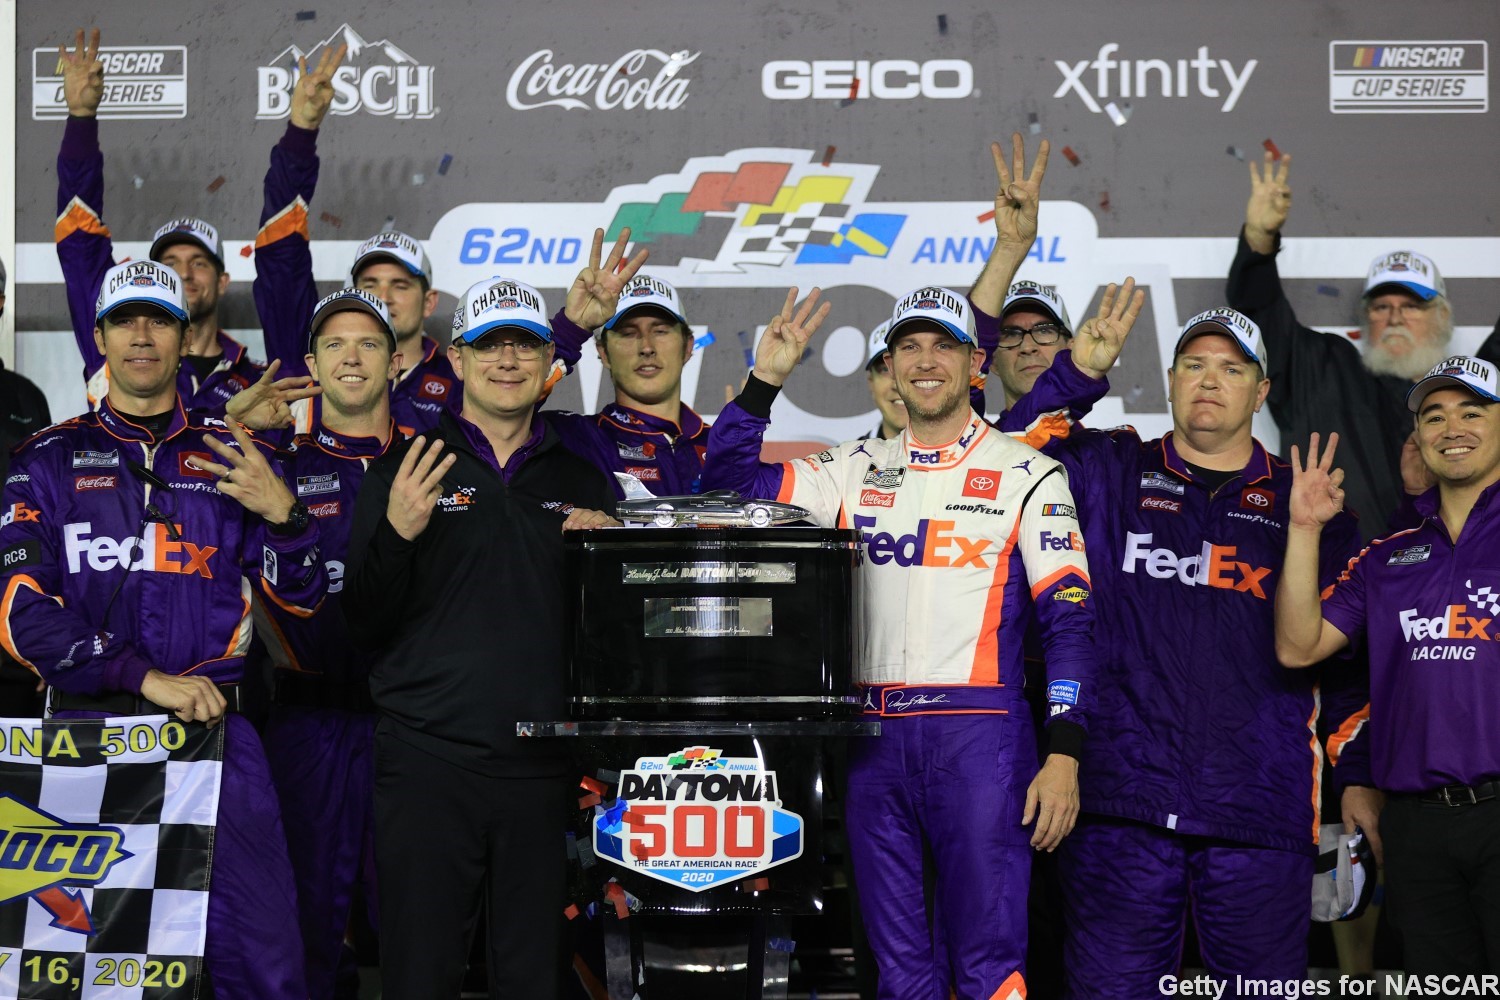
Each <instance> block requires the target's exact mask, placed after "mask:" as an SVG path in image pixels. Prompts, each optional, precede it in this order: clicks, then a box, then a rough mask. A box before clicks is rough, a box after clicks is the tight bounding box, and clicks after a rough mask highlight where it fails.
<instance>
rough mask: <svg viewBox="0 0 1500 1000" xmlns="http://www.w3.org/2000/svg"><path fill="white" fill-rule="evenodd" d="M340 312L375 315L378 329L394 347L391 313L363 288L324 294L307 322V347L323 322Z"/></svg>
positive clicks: (394, 334) (344, 289) (392, 347)
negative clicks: (310, 320)
mask: <svg viewBox="0 0 1500 1000" xmlns="http://www.w3.org/2000/svg"><path fill="white" fill-rule="evenodd" d="M341 312H363V313H369V314H370V315H371V316H374V317H375V320H376V322H378V323H379V324H380V329H382V330H383V331H385V335H386V337H387V338H389V340H390V342H391V350H392V351H394V350H395V349H396V331H394V330H392V329H391V313H390V310H389V309H387V308H386V307H385V303H384V302H383V301H381V300H380V299H377V298H376V297H375V296H373V295H371V294H370V293H369V292H367V291H365V290H364V289H363V288H340V289H339V290H338V291H336V292H334V293H332V294H331V295H325V296H324V297H323V301H321V302H319V303H318V305H317V307H316V308H315V309H313V318H312V322H311V323H310V324H308V328H307V329H308V334H307V349H308V350H309V351H311V350H312V341H313V338H314V337H316V336H317V335H318V330H320V329H322V326H323V323H324V322H325V321H326V320H327V319H328V317H330V316H332V315H333V314H334V313H341Z"/></svg>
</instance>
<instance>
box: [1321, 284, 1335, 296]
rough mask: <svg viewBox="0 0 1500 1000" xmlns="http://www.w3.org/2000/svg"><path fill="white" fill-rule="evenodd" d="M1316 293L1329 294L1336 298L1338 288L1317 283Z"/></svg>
mask: <svg viewBox="0 0 1500 1000" xmlns="http://www.w3.org/2000/svg"><path fill="white" fill-rule="evenodd" d="M1318 294H1319V295H1331V296H1333V297H1334V298H1338V297H1339V290H1338V289H1337V288H1334V287H1333V286H1332V285H1319V286H1318Z"/></svg>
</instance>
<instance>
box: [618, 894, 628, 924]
mask: <svg viewBox="0 0 1500 1000" xmlns="http://www.w3.org/2000/svg"><path fill="white" fill-rule="evenodd" d="M628 916H630V904H629V903H627V902H626V901H625V894H624V893H621V894H620V895H619V897H617V898H616V899H615V919H616V920H624V919H625V918H626V917H628Z"/></svg>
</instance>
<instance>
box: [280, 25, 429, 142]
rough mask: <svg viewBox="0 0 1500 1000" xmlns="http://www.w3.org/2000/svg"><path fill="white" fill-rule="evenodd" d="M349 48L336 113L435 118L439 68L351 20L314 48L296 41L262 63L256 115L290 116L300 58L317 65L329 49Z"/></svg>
mask: <svg viewBox="0 0 1500 1000" xmlns="http://www.w3.org/2000/svg"><path fill="white" fill-rule="evenodd" d="M341 44H342V45H345V46H348V49H349V51H348V53H347V54H346V55H345V56H344V64H343V65H342V66H340V67H339V68H338V69H337V70H336V71H335V72H334V74H333V104H332V106H331V107H330V108H329V110H330V111H331V112H332V113H333V114H336V115H352V114H357V113H359V112H361V111H364V112H366V113H368V114H372V115H381V116H393V117H395V118H399V119H410V118H433V117H435V116H436V115H437V113H438V109H437V108H436V107H435V106H434V104H433V101H434V92H433V78H434V76H435V70H434V68H433V67H431V66H424V65H422V64H421V63H420V62H418V61H417V59H416V58H415V57H414V56H412V55H411V54H410V53H408V52H407V51H406V50H405V49H403V48H401V47H400V46H399V45H396V44H395V43H394V42H392V41H390V40H389V39H386V38H382V39H380V40H379V41H374V42H371V41H367V40H366V39H365V38H364V36H362V35H361V34H360V33H359V32H357V31H355V30H354V29H353V28H352V27H350V26H349V24H348V23H347V22H345V23H344V24H341V25H340V26H339V28H338V30H337V31H335V32H334V33H333V34H331V35H329V36H328V37H327V38H325V39H323V40H322V41H321V42H319V43H318V44H316V45H314V46H313V47H312V48H310V49H303V48H301V47H300V46H298V45H297V44H295V43H293V44H291V45H288V46H287V47H286V48H284V49H282V50H281V51H280V52H278V53H277V54H276V55H275V56H272V57H271V59H270V60H269V61H268V62H267V63H266V64H265V65H263V66H260V67H257V69H256V79H257V83H258V93H257V97H256V105H255V117H256V118H261V119H268V118H285V117H286V116H287V115H288V114H290V113H291V107H292V88H293V87H295V86H296V85H297V80H298V79H299V78H300V77H301V75H302V74H301V73H300V71H299V70H298V68H297V61H298V59H299V58H304V57H305V58H306V60H307V63H308V65H310V66H311V65H315V64H316V63H317V60H318V58H319V57H320V56H321V55H322V54H323V51H324V50H325V49H328V48H336V47H338V46H339V45H341Z"/></svg>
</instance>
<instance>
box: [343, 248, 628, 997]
mask: <svg viewBox="0 0 1500 1000" xmlns="http://www.w3.org/2000/svg"><path fill="white" fill-rule="evenodd" d="M552 336H553V334H552V329H551V327H550V326H549V325H548V323H547V319H546V313H545V306H544V304H543V301H542V296H541V294H540V293H539V292H538V291H537V290H536V289H535V288H532V287H531V286H530V285H526V284H522V283H521V282H517V281H509V280H505V279H501V278H491V279H490V280H488V281H483V282H480V283H479V284H477V285H474V286H473V287H471V288H470V289H469V290H468V291H467V292H466V293H465V294H464V296H463V298H462V300H460V302H459V306H458V309H457V310H456V311H455V313H454V318H453V343H452V345H451V346H450V347H449V348H448V358H449V360H450V362H451V363H452V365H453V369H454V372H455V374H456V375H457V377H458V379H459V380H460V382H461V383H462V389H463V405H462V410H461V411H460V413H458V414H454V413H452V412H444V413H443V414H442V415H441V416H440V417H439V419H438V424H437V427H436V428H435V429H434V430H433V431H431V432H429V434H427V435H423V436H419V437H417V438H416V439H415V440H413V441H408V442H401V443H400V444H398V445H396V446H394V447H392V448H391V449H390V450H389V451H388V452H387V453H386V454H385V455H384V456H382V457H381V458H380V459H378V460H377V461H375V462H374V463H373V464H372V465H371V466H370V470H369V474H368V475H367V476H366V478H365V482H364V484H363V486H362V488H361V489H360V494H359V501H358V503H357V505H356V509H355V516H354V528H353V531H352V534H351V536H350V543H349V552H350V564H349V571H348V575H347V590H346V594H345V601H344V611H345V614H346V616H347V617H348V619H349V624H350V627H351V630H352V632H353V634H354V635H355V636H357V637H358V640H359V641H360V642H361V643H363V644H364V645H365V647H366V648H367V649H369V650H370V651H371V652H372V653H373V657H372V666H371V672H370V690H371V694H372V696H373V698H374V701H375V707H376V709H377V711H378V712H379V713H380V718H379V721H378V723H377V725H376V733H375V760H376V776H375V815H376V827H375V830H376V843H375V848H376V867H377V873H378V877H379V881H380V893H381V906H380V933H381V972H382V981H383V983H384V988H385V991H386V992H387V993H388V994H389V995H391V996H402V997H406V996H413V997H416V996H434V997H437V996H443V997H452V996H457V995H458V993H459V989H460V986H461V984H462V981H463V973H464V965H465V961H466V959H467V956H468V942H469V938H470V935H471V934H472V933H473V929H474V923H475V920H476V919H477V917H478V913H479V908H480V906H481V905H483V906H486V907H487V911H486V912H487V913H488V918H489V933H490V940H489V970H490V992H491V995H493V996H526V997H532V996H535V997H551V996H554V995H556V993H557V989H558V983H559V979H560V973H561V970H562V958H563V957H562V954H561V945H562V937H563V935H562V923H563V916H562V910H563V906H564V905H565V902H564V894H565V888H566V886H565V883H566V872H567V869H566V863H567V858H566V854H565V851H564V839H563V832H564V827H565V819H566V815H567V812H566V809H567V805H568V801H567V797H568V780H567V777H566V775H567V774H568V773H569V764H568V760H567V758H566V756H564V755H563V753H562V752H561V748H559V747H557V746H554V745H553V744H555V743H556V742H557V741H555V740H528V739H521V738H518V737H517V736H516V722H517V721H520V720H537V721H543V720H552V719H564V718H566V717H567V703H566V698H565V696H564V678H565V675H566V662H565V660H564V656H563V639H564V635H565V634H566V629H567V628H568V627H569V623H568V622H567V621H566V616H565V612H564V609H565V608H566V606H567V603H568V602H567V595H566V593H565V588H564V581H563V539H562V533H563V531H564V530H568V529H571V528H585V527H593V526H598V525H603V524H607V523H613V522H611V521H610V520H609V518H608V517H607V516H606V515H604V514H602V513H600V510H602V509H604V508H606V507H613V506H614V491H613V490H612V489H611V488H610V485H609V483H607V482H606V481H605V478H604V473H602V472H600V471H599V470H598V469H596V468H594V467H593V466H592V465H591V464H589V463H588V462H587V461H585V460H584V459H583V458H580V457H579V456H578V455H575V454H574V453H573V452H571V451H569V450H568V449H567V448H565V447H563V445H562V443H561V441H560V440H559V438H558V435H557V432H556V431H554V430H552V429H551V428H550V427H549V426H548V425H547V424H545V423H544V422H543V421H541V420H538V419H536V418H535V408H536V404H537V402H538V401H539V400H540V399H541V398H542V394H543V392H544V390H545V387H546V385H547V381H548V376H549V373H550V371H551V368H552V360H553V346H552ZM507 621H509V622H510V625H506V624H505V623H506V622H507Z"/></svg>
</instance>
